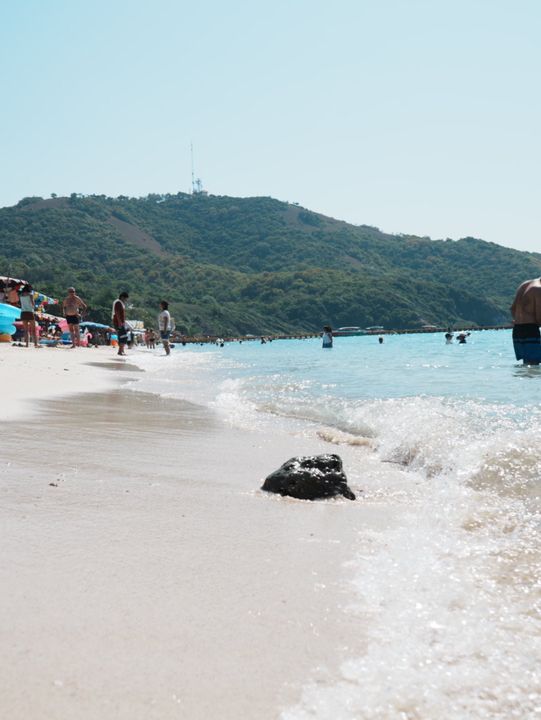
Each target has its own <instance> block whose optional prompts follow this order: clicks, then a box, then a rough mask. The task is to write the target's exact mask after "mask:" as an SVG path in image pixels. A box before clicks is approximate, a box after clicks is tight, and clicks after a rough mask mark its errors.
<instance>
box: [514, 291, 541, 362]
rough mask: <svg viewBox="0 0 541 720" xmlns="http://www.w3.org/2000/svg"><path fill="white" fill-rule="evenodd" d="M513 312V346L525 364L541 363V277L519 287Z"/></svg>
mask: <svg viewBox="0 0 541 720" xmlns="http://www.w3.org/2000/svg"><path fill="white" fill-rule="evenodd" d="M511 314H512V316H513V320H514V323H515V324H514V327H513V347H514V349H515V356H516V358H517V360H522V362H523V363H524V365H539V363H541V334H540V332H539V326H540V325H541V278H536V279H535V280H526V282H523V283H522V285H520V287H519V288H518V290H517V292H516V295H515V299H514V300H513V304H512V305H511Z"/></svg>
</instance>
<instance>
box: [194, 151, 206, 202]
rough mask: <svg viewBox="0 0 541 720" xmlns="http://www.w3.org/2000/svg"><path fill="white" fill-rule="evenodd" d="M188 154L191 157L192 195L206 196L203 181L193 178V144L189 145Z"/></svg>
mask: <svg viewBox="0 0 541 720" xmlns="http://www.w3.org/2000/svg"><path fill="white" fill-rule="evenodd" d="M190 152H191V156H192V195H208V193H207V191H206V190H204V189H203V181H202V180H201V178H196V177H195V166H194V161H193V143H190Z"/></svg>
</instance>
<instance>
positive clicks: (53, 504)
mask: <svg viewBox="0 0 541 720" xmlns="http://www.w3.org/2000/svg"><path fill="white" fill-rule="evenodd" d="M44 352H48V351H44ZM38 354H39V353H38ZM81 357H82V356H81ZM85 360H88V361H90V360H92V361H93V362H94V358H90V357H88V358H87V357H85ZM104 362H105V364H114V363H113V361H112V360H110V359H109V358H107V359H106V360H105V361H104ZM94 371H96V372H100V373H104V374H107V375H108V376H109V377H114V378H115V379H117V381H118V380H119V378H121V377H122V373H116V372H115V373H112V372H111V371H110V368H100V369H98V368H95V369H94ZM133 377H134V375H133V374H132V375H131V378H130V379H133ZM104 382H107V381H105V380H104ZM36 409H37V412H36V413H35V414H34V415H33V416H32V417H31V418H27V419H25V420H21V421H11V422H9V423H6V422H4V423H2V424H1V425H0V430H1V432H2V459H1V466H0V467H1V506H0V524H1V527H2V528H3V530H2V549H3V552H2V561H1V565H0V584H1V587H2V589H3V592H2V593H1V595H0V643H1V645H2V655H1V660H0V662H1V673H0V678H1V679H0V710H1V712H2V716H4V717H9V718H10V720H23V718H24V720H28V718H39V719H40V720H45V719H49V718H50V719H51V720H53V719H54V720H68V719H69V720H71V719H72V718H77V719H78V720H91V719H92V720H94V719H96V718H100V720H108V719H109V718H110V719H111V720H113V718H114V720H139V719H140V720H151V719H154V718H155V719H156V720H158V719H159V720H168V719H169V718H183V719H185V720H202V719H203V718H205V720H208V718H218V717H219V718H221V720H238V718H241V717H244V718H250V720H269V719H270V718H278V716H279V714H280V710H281V709H283V708H285V707H287V706H289V705H291V704H295V703H296V702H297V701H298V700H299V698H300V694H301V688H302V685H303V684H304V683H305V682H307V681H308V680H310V679H311V678H312V679H313V678H314V677H315V678H316V679H317V678H320V679H321V680H325V681H329V682H332V681H333V680H334V679H335V678H334V676H333V673H335V672H337V668H338V667H339V665H340V660H341V659H342V658H345V657H350V656H352V655H353V656H358V655H360V654H361V653H362V651H363V647H362V643H363V639H362V633H359V625H358V624H356V627H355V631H354V632H351V620H352V619H351V617H350V616H349V615H348V613H347V612H345V610H344V608H345V606H347V604H348V603H349V600H350V588H349V586H348V572H347V569H346V568H345V567H344V563H345V562H347V561H348V560H349V559H350V557H351V555H352V553H353V547H355V546H356V544H357V543H358V541H359V540H358V537H359V534H358V530H359V529H360V528H361V527H363V528H366V527H367V526H368V527H370V526H374V527H378V526H381V523H382V522H384V520H383V518H382V517H381V516H378V512H379V513H381V512H382V510H379V511H378V509H377V508H374V507H373V506H372V507H371V508H369V507H367V506H364V505H363V502H362V499H360V500H359V501H357V502H353V503H352V502H348V501H345V500H341V501H330V502H319V503H310V502H301V501H295V500H290V499H289V500H288V499H284V498H277V497H273V496H268V495H267V494H266V493H262V492H261V491H259V490H258V488H259V487H260V485H261V482H262V480H263V478H264V477H265V476H266V475H267V474H268V473H269V472H271V471H272V470H274V469H275V468H276V467H278V466H279V465H280V464H281V463H282V462H283V461H284V460H286V459H287V458H289V457H290V456H292V455H294V454H298V453H299V451H300V450H301V451H302V453H306V452H311V451H315V452H321V451H329V449H330V450H331V451H335V450H333V449H332V446H329V445H326V444H324V443H322V441H321V440H320V439H318V438H316V437H314V439H313V442H311V441H307V440H306V438H304V439H303V441H302V448H299V444H300V443H299V440H298V438H295V437H286V436H279V437H269V436H267V435H265V436H262V435H261V434H258V433H256V432H254V433H249V432H240V431H238V430H236V429H233V428H230V427H228V426H226V425H224V424H222V423H221V422H220V421H219V420H218V418H217V417H216V416H215V415H214V414H213V413H212V412H211V411H210V410H207V409H205V408H203V407H199V406H195V405H191V404H189V403H184V402H179V401H174V400H163V399H160V398H158V397H156V396H152V395H148V394H144V393H136V392H132V391H129V390H127V389H125V388H124V389H123V388H122V387H121V386H120V387H117V389H115V390H112V391H108V392H99V393H90V394H85V395H77V396H75V395H71V396H66V397H57V398H55V399H49V400H46V401H39V402H38V403H37V405H36ZM346 470H347V468H346ZM354 489H357V488H354Z"/></svg>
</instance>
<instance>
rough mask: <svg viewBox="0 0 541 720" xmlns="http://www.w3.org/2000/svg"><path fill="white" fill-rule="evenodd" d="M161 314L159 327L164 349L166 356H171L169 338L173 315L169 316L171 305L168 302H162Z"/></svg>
mask: <svg viewBox="0 0 541 720" xmlns="http://www.w3.org/2000/svg"><path fill="white" fill-rule="evenodd" d="M160 308H161V312H160V314H159V315H158V326H159V328H160V337H161V339H162V343H163V349H164V350H165V354H166V355H170V353H171V348H170V347H169V338H170V337H171V315H170V314H169V303H168V302H167V300H162V301H161V302H160Z"/></svg>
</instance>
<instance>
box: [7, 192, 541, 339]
mask: <svg viewBox="0 0 541 720" xmlns="http://www.w3.org/2000/svg"><path fill="white" fill-rule="evenodd" d="M0 274H10V275H13V276H22V277H25V278H26V279H28V280H29V281H31V282H32V283H33V284H34V285H35V286H36V287H38V288H39V289H40V290H42V291H43V292H46V293H47V294H51V295H53V296H60V297H62V296H63V295H64V293H65V288H66V286H67V285H75V286H76V288H77V291H78V292H79V294H80V295H81V296H82V297H84V298H85V299H86V300H87V301H88V303H89V304H90V306H91V308H92V310H91V317H92V318H93V319H95V320H99V321H103V322H108V321H109V311H110V307H111V303H112V300H113V298H114V297H115V296H116V295H117V294H118V291H119V290H121V289H127V290H128V291H129V292H130V298H131V301H132V302H133V305H134V307H133V309H132V310H131V315H132V316H133V317H138V318H142V319H144V320H145V321H148V322H151V321H153V320H154V318H155V315H156V313H157V311H158V307H157V306H158V302H159V300H160V299H162V298H165V299H168V300H169V301H170V302H171V307H172V311H173V315H174V317H175V319H176V322H177V326H178V327H180V328H182V329H184V330H185V331H186V332H189V333H198V332H204V333H210V334H236V333H254V334H258V333H274V332H300V331H308V330H319V329H320V328H321V326H322V325H323V324H326V323H330V324H331V325H333V326H335V327H337V326H341V325H360V326H368V325H383V326H385V327H388V328H415V327H420V326H421V325H423V324H426V323H430V324H438V325H445V324H448V323H457V324H462V323H472V324H479V325H493V324H500V323H505V322H507V321H509V311H508V308H509V305H510V303H511V300H512V297H513V294H514V291H515V289H516V287H517V285H518V284H519V283H520V282H522V281H523V280H524V279H526V278H529V277H533V276H535V275H541V255H539V254H536V253H525V252H519V251H517V250H511V249H508V248H504V247H500V246H498V245H495V244H493V243H486V242H483V241H481V240H476V239H474V238H465V239H463V240H458V241H451V240H445V241H444V240H436V241H434V240H430V238H419V237H413V236H408V235H388V234H385V233H382V232H380V231H379V230H378V229H377V228H373V227H369V226H354V225H349V224H347V223H344V222H341V221H338V220H334V219H332V218H328V217H325V216H323V215H319V214H317V213H313V212H310V211H309V210H306V209H304V208H301V207H298V206H296V205H290V204H288V203H283V202H279V201H277V200H273V199H272V198H231V197H214V196H203V195H187V194H184V193H178V194H177V195H149V196H147V197H146V198H128V197H123V196H120V197H118V198H108V197H105V196H95V195H94V196H87V197H81V196H77V195H75V194H73V195H71V196H70V197H69V198H51V199H47V200H44V199H42V198H25V199H24V200H21V201H20V202H19V203H18V204H17V205H16V206H14V207H9V208H3V209H0Z"/></svg>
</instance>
